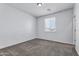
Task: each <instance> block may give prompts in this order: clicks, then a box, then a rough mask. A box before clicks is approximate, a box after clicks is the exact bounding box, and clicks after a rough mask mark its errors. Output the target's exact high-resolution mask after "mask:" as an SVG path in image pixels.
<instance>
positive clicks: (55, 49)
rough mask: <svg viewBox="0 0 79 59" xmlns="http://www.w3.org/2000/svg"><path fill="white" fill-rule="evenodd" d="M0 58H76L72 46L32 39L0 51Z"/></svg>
mask: <svg viewBox="0 0 79 59" xmlns="http://www.w3.org/2000/svg"><path fill="white" fill-rule="evenodd" d="M0 56H77V53H76V51H75V49H74V46H73V45H68V44H62V43H57V42H53V41H48V40H43V39H33V40H30V41H27V42H23V43H20V44H17V45H14V46H11V47H7V48H4V49H1V50H0Z"/></svg>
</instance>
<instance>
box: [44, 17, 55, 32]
mask: <svg viewBox="0 0 79 59" xmlns="http://www.w3.org/2000/svg"><path fill="white" fill-rule="evenodd" d="M45 31H51V32H55V31H56V18H55V17H52V18H47V19H45Z"/></svg>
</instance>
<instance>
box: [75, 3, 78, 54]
mask: <svg viewBox="0 0 79 59" xmlns="http://www.w3.org/2000/svg"><path fill="white" fill-rule="evenodd" d="M74 15H75V16H76V17H75V19H76V44H75V47H76V51H77V52H78V54H79V4H75V8H74Z"/></svg>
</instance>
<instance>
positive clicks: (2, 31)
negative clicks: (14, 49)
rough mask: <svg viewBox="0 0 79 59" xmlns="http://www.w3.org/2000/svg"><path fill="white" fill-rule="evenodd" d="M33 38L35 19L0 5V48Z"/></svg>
mask: <svg viewBox="0 0 79 59" xmlns="http://www.w3.org/2000/svg"><path fill="white" fill-rule="evenodd" d="M33 38H35V18H34V17H33V16H31V15H29V14H26V13H24V12H21V11H19V10H17V9H15V8H11V7H9V6H7V5H4V4H0V48H4V47H7V46H11V45H14V44H17V43H21V42H24V41H27V40H30V39H33Z"/></svg>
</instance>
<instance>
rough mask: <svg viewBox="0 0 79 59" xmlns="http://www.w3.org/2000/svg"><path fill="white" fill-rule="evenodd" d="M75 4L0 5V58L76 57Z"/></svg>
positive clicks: (78, 16)
mask: <svg viewBox="0 0 79 59" xmlns="http://www.w3.org/2000/svg"><path fill="white" fill-rule="evenodd" d="M78 35H79V4H78V3H0V56H78V55H79V43H78V42H79V36H78Z"/></svg>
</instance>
